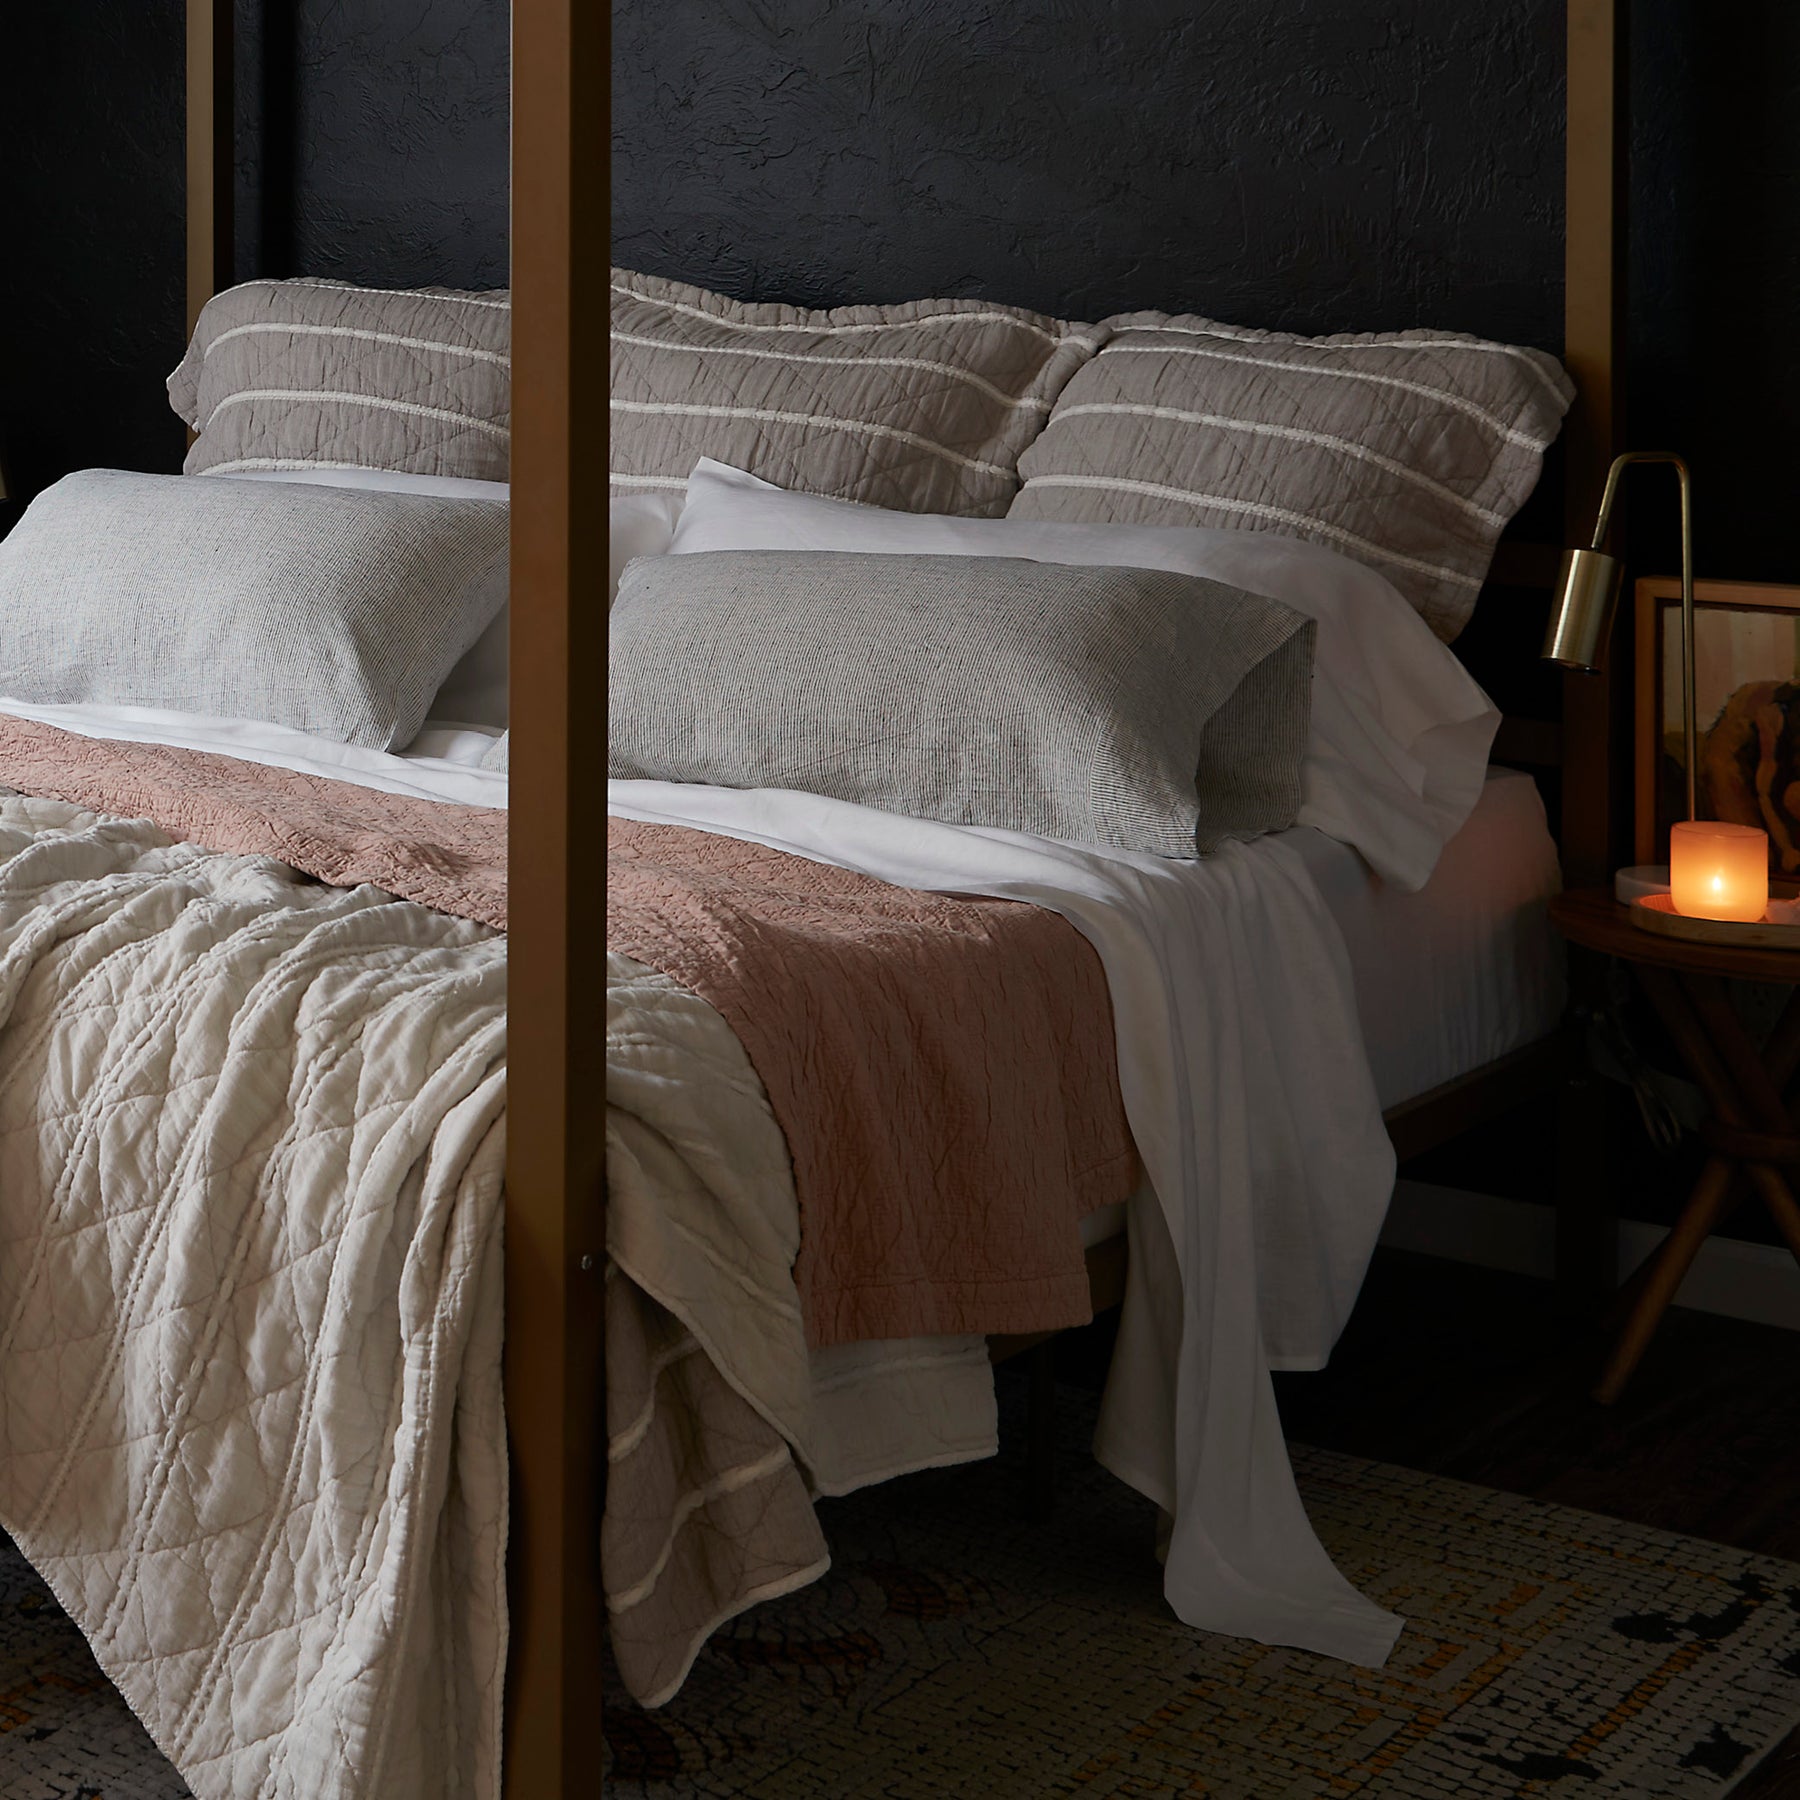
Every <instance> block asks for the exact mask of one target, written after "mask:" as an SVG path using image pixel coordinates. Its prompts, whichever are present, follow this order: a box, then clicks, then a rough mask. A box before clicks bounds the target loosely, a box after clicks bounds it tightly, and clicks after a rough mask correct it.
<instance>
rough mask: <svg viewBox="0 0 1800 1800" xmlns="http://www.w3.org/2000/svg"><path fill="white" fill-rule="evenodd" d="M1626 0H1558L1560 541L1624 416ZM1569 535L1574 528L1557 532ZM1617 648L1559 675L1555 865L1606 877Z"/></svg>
mask: <svg viewBox="0 0 1800 1800" xmlns="http://www.w3.org/2000/svg"><path fill="white" fill-rule="evenodd" d="M1627 3H1628V0H1569V14H1568V17H1569V61H1568V136H1567V145H1568V147H1567V176H1566V179H1567V202H1566V208H1565V219H1564V250H1563V270H1564V291H1563V361H1564V363H1565V364H1566V365H1567V366H1568V370H1569V373H1570V374H1571V375H1572V376H1573V377H1574V378H1575V405H1574V407H1573V408H1572V409H1571V411H1570V414H1569V423H1568V429H1567V430H1566V431H1565V433H1564V440H1563V441H1564V456H1565V458H1566V461H1565V465H1564V466H1565V481H1564V503H1565V515H1566V516H1565V521H1564V529H1565V537H1564V542H1566V543H1585V542H1586V541H1587V539H1586V532H1587V530H1588V528H1589V527H1590V525H1591V524H1592V521H1593V518H1594V514H1595V512H1596V511H1597V510H1598V509H1599V504H1600V491H1601V489H1602V488H1603V487H1604V486H1605V484H1606V471H1607V467H1608V465H1609V464H1610V463H1611V462H1612V459H1613V457H1614V456H1615V455H1616V454H1617V452H1618V450H1619V449H1620V447H1621V443H1622V439H1623V436H1624V419H1625V279H1626V265H1625V249H1626V200H1627V195H1626V177H1627V166H1626V137H1625V124H1626V77H1627V72H1628V71H1627V56H1626V38H1625V15H1626V9H1627ZM1568 532H1575V533H1576V534H1577V535H1575V536H1572V537H1571V536H1567V535H1566V533H1568ZM1629 667H1630V657H1629V656H1628V655H1626V654H1624V653H1623V652H1621V653H1620V654H1619V655H1618V656H1617V658H1616V660H1615V662H1614V664H1613V667H1612V668H1611V670H1610V671H1609V672H1608V674H1606V675H1604V676H1601V677H1595V676H1591V675H1565V676H1564V677H1563V795H1562V832H1561V838H1562V857H1563V873H1564V877H1565V879H1566V880H1567V881H1568V883H1569V885H1570V886H1571V887H1575V886H1583V885H1592V884H1593V883H1595V882H1599V881H1607V880H1610V879H1611V876H1612V871H1613V868H1614V866H1615V863H1616V861H1617V858H1616V857H1615V856H1614V855H1613V851H1614V850H1615V848H1616V847H1617V846H1616V843H1615V839H1616V835H1617V834H1616V832H1615V829H1614V820H1615V813H1616V808H1615V806H1614V803H1613V802H1614V789H1613V783H1612V780H1611V772H1612V767H1613V755H1612V752H1613V750H1614V749H1615V747H1616V742H1615V740H1616V739H1617V738H1618V737H1619V735H1620V734H1619V731H1618V724H1619V721H1620V720H1621V719H1622V718H1623V717H1624V711H1623V704H1624V703H1623V700H1622V695H1623V692H1624V688H1623V675H1624V671H1625V670H1626V669H1628V668H1629Z"/></svg>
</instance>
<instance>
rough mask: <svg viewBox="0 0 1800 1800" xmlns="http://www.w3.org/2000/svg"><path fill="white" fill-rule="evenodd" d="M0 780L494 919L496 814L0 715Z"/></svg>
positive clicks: (215, 846) (498, 920)
mask: <svg viewBox="0 0 1800 1800" xmlns="http://www.w3.org/2000/svg"><path fill="white" fill-rule="evenodd" d="M0 782H4V783H6V784H8V785H10V786H12V787H15V788H17V789H19V790H21V791H22V792H28V793H33V794H39V795H44V796H47V797H49V798H52V799H57V800H66V801H70V802H72V803H73V804H75V805H77V806H88V807H92V808H94V809H95V810H96V811H99V812H106V813H112V814H118V815H122V816H123V817H125V818H143V819H151V820H154V821H155V823H156V824H157V825H159V826H160V827H161V828H162V829H163V830H164V831H166V832H168V833H169V835H170V836H171V837H176V838H181V839H184V840H191V841H194V842H199V843H204V844H205V845H206V846H207V847H208V848H209V849H212V850H225V851H238V852H242V853H245V854H248V855H255V856H278V857H280V858H281V860H282V861H283V862H284V863H287V864H289V865H291V866H292V867H293V868H296V869H299V870H301V871H302V872H303V873H305V874H308V875H314V876H317V877H318V878H319V879H320V880H321V881H328V882H333V883H335V884H337V885H338V886H340V887H347V886H352V885H354V884H355V883H357V882H370V883H373V884H374V885H375V886H376V887H379V888H382V889H385V890H386V891H387V892H388V893H391V894H397V895H399V896H400V897H401V898H403V899H408V900H417V901H419V902H420V903H421V904H422V905H425V906H429V907H433V908H435V909H436V910H437V911H439V912H444V913H450V914H452V915H453V916H455V917H457V918H463V919H473V920H476V921H478V922H480V923H482V924H485V925H493V926H496V927H501V928H503V927H504V926H505V924H506V814H505V813H504V812H500V811H496V810H494V809H492V808H490V807H483V806H457V805H451V804H447V803H445V802H443V801H438V800H426V799H421V798H419V797H418V796H417V795H412V794H399V793H392V792H387V791H384V790H381V789H376V788H371V787H364V786H351V785H349V784H347V783H346V782H343V781H337V780H332V779H330V778H328V777H326V776H323V775H315V774H309V773H304V772H302V771H300V770H297V769H286V768H281V767H279V766H275V765H272V764H267V763H252V762H244V761H241V760H239V759H238V758H236V757H232V756H219V755H215V754H213V753H212V752H210V751H204V750H190V749H185V748H180V747H176V746H172V745H167V744H142V743H132V742H128V741H126V740H123V739H119V738H99V737H87V736H84V735H80V734H78V733H76V732H72V731H63V730H61V729H59V728H58V727H56V726H54V725H46V724H44V723H42V722H41V721H39V720H35V719H28V718H21V717H18V716H17V715H14V714H8V713H6V712H0Z"/></svg>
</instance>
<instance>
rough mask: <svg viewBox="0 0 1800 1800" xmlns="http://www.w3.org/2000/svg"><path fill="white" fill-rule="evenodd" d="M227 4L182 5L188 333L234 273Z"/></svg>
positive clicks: (198, 1) (192, 1) (208, 0)
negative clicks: (184, 29) (184, 20)
mask: <svg viewBox="0 0 1800 1800" xmlns="http://www.w3.org/2000/svg"><path fill="white" fill-rule="evenodd" d="M232 22H233V21H232V0H188V8H187V329H188V334H189V336H192V335H193V330H194V321H195V320H196V319H198V318H199V317H200V309H201V307H203V306H204V305H205V304H206V303H207V301H208V300H210V299H211V298H212V297H213V295H214V294H216V293H217V292H218V291H219V289H220V288H222V287H230V285H231V283H232V280H233V279H234V276H233V270H232V249H233V238H232V169H233V163H234V157H233V153H232V145H233V141H234V126H235V123H236V120H235V117H234V104H235V101H234V95H235V90H236V84H235V82H234V80H233V70H232V46H233V44H234V42H235V35H234V32H233V29H232Z"/></svg>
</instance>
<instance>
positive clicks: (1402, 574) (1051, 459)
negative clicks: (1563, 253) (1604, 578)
mask: <svg viewBox="0 0 1800 1800" xmlns="http://www.w3.org/2000/svg"><path fill="white" fill-rule="evenodd" d="M1099 332H1100V335H1101V336H1102V338H1103V339H1104V345H1105V347H1104V348H1103V349H1102V350H1101V351H1100V352H1099V354H1098V355H1096V356H1095V357H1094V358H1093V359H1092V360H1091V361H1089V362H1088V364H1087V365H1086V367H1084V368H1083V369H1081V370H1080V371H1079V372H1078V373H1077V374H1076V375H1075V376H1074V378H1073V379H1072V380H1071V381H1070V382H1069V383H1068V385H1067V386H1066V387H1065V388H1064V389H1063V392H1062V396H1061V398H1060V399H1059V400H1058V401H1057V403H1056V407H1055V410H1054V411H1053V412H1052V413H1051V414H1050V418H1049V421H1048V423H1047V424H1046V426H1045V428H1044V431H1043V433H1042V435H1041V436H1040V437H1039V438H1038V439H1037V441H1036V442H1035V443H1033V444H1032V445H1031V447H1030V448H1029V449H1028V450H1027V451H1026V452H1025V454H1024V455H1023V457H1022V458H1021V459H1020V463H1019V472H1020V474H1021V475H1022V476H1023V477H1024V478H1025V480H1024V486H1023V487H1022V488H1021V490H1020V492H1019V495H1018V498H1017V499H1016V500H1014V502H1013V504H1012V508H1011V511H1010V512H1009V513H1008V515H1007V516H1008V517H1009V518H1014V519H1053V520H1066V521H1085V522H1104V523H1113V524H1122V525H1123V524H1132V525H1208V526H1226V527H1236V528H1239V529H1248V530H1253V531H1279V532H1284V533H1286V534H1287V535H1288V536H1290V537H1298V538H1305V539H1309V540H1310V541H1312V542H1313V543H1318V544H1324V545H1326V546H1328V547H1329V548H1331V549H1333V550H1336V551H1339V552H1340V553H1342V554H1344V555H1347V556H1352V557H1355V558H1357V559H1358V560H1359V561H1362V562H1366V563H1369V564H1371V565H1373V566H1374V567H1375V568H1377V569H1379V570H1380V571H1381V573H1382V574H1384V575H1385V576H1387V577H1388V579H1389V580H1390V581H1392V582H1393V584H1394V585H1395V586H1396V587H1397V588H1399V589H1400V591H1401V592H1402V593H1403V594H1405V595H1406V597H1407V598H1408V599H1409V600H1410V601H1411V602H1412V604H1413V605H1414V606H1415V607H1416V608H1417V609H1418V610H1419V612H1420V613H1421V614H1422V615H1423V616H1424V618H1425V620H1426V621H1427V623H1429V624H1430V626H1431V627H1432V629H1433V630H1434V631H1435V632H1436V633H1437V634H1438V636H1439V637H1440V638H1442V639H1444V640H1445V641H1446V642H1448V641H1449V640H1450V639H1451V638H1454V637H1455V636H1456V634H1457V632H1458V631H1460V630H1461V629H1462V627H1463V626H1464V625H1465V624H1466V623H1467V622H1468V618H1469V615H1470V613H1471V612H1473V610H1474V607H1475V598H1476V595H1477V593H1478V592H1479V591H1480V588H1481V584H1482V580H1483V578H1484V576H1485V575H1486V572H1487V567H1488V563H1489V561H1490V560H1491V558H1492V556H1493V551H1494V544H1495V541H1496V540H1497V539H1498V538H1499V536H1500V533H1501V531H1502V529H1503V528H1504V527H1505V525H1506V523H1507V521H1508V520H1509V519H1511V517H1512V516H1513V514H1514V513H1515V512H1517V511H1518V509H1519V507H1520V506H1521V505H1522V504H1523V503H1524V501H1525V498H1526V496H1527V495H1528V494H1530V492H1531V490H1532V487H1533V486H1534V485H1535V483H1536V481H1537V477H1538V469H1539V465H1540V463H1541V461H1542V458H1543V453H1544V450H1545V447H1546V446H1547V445H1548V444H1549V443H1550V441H1551V440H1552V439H1553V438H1554V437H1555V436H1556V433H1557V429H1558V426H1559V423H1560V421H1561V419H1562V416H1563V413H1564V412H1565V411H1566V410H1567V408H1568V405H1569V402H1570V400H1571V398H1572V397H1573V394H1574V388H1573V385H1572V384H1571V383H1570V381H1569V378H1568V376H1567V375H1566V374H1565V373H1564V372H1563V369H1562V367H1561V365H1560V364H1559V363H1557V362H1556V360H1555V359H1554V358H1553V357H1550V356H1547V355H1545V354H1544V353H1543V352H1542V351H1539V350H1525V349H1519V348H1517V347H1515V346H1513V345H1510V344H1492V343H1487V342H1485V341H1483V340H1482V339H1480V338H1474V337H1465V336H1462V335H1460V334H1458V333H1455V332H1447V331H1403V332H1397V333H1391V334H1387V335H1378V334H1364V335H1355V336H1351V335H1345V336H1340V337H1319V338H1304V337H1294V336H1291V335H1289V334H1287V333H1284V332H1276V331H1250V330H1241V329H1238V328H1236V327H1233V326H1229V325H1219V324H1216V323H1214V322H1213V321H1211V320H1209V319H1200V318H1193V317H1171V316H1170V315H1169V314H1167V313H1128V314H1125V315H1123V316H1120V317H1117V318H1112V319H1108V320H1106V321H1105V322H1104V323H1103V324H1102V325H1101V326H1100V328H1099Z"/></svg>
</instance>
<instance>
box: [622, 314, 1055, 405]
mask: <svg viewBox="0 0 1800 1800" xmlns="http://www.w3.org/2000/svg"><path fill="white" fill-rule="evenodd" d="M611 341H612V342H613V343H615V344H640V345H642V346H643V347H644V348H645V349H647V350H680V351H683V352H685V353H686V354H687V355H689V356H754V357H758V358H761V359H762V360H764V361H766V362H791V363H822V364H824V365H825V366H826V367H828V368H834V369H922V370H924V371H925V373H926V374H928V375H948V376H949V377H950V379H951V380H952V381H961V382H966V383H967V384H968V385H969V386H970V387H972V388H979V389H980V390H981V391H982V392H983V393H984V394H986V395H988V396H989V397H990V398H991V399H994V400H998V401H999V402H1000V404H1001V405H1002V406H1014V407H1019V406H1023V407H1029V408H1031V409H1032V410H1033V411H1035V412H1048V411H1049V410H1050V402H1049V401H1048V400H1045V399H1043V398H1041V397H1038V396H1034V395H1022V394H1009V393H1007V391H1006V390H1005V389H1004V388H997V387H995V386H994V384H993V383H992V382H991V381H989V380H987V379H986V378H985V377H983V376H980V375H977V374H976V373H975V371H974V370H973V369H959V368H958V367H957V366H956V364H955V363H946V362H932V361H931V360H930V359H929V358H927V357H923V356H859V355H858V354H857V353H856V352H855V351H852V352H851V353H850V355H848V356H815V355H812V354H811V353H810V352H808V351H804V350H771V349H767V348H765V347H764V346H763V345H761V344H757V345H754V346H753V345H750V344H742V345H737V344H732V345H727V344H679V343H670V342H669V341H668V340H667V339H665V338H653V337H639V336H638V335H637V333H635V332H631V331H615V332H613V333H612V335H611Z"/></svg>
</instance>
